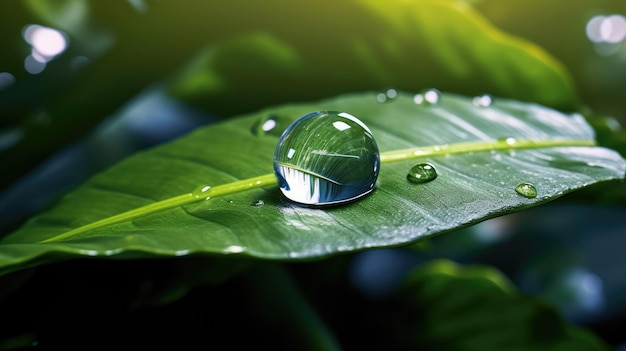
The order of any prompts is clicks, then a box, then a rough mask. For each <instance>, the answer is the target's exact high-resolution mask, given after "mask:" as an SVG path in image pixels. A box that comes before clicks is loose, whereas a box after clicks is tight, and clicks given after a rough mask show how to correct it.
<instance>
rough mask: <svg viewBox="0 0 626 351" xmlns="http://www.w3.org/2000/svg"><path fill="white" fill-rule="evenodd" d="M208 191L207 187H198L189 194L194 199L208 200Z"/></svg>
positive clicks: (208, 187) (209, 188)
mask: <svg viewBox="0 0 626 351" xmlns="http://www.w3.org/2000/svg"><path fill="white" fill-rule="evenodd" d="M210 190H211V187H210V186H209V185H200V186H199V187H197V188H196V189H194V191H192V192H191V195H192V196H194V197H195V198H196V199H204V200H208V199H210V198H211V196H210Z"/></svg>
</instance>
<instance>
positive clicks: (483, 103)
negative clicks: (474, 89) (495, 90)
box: [472, 94, 493, 107]
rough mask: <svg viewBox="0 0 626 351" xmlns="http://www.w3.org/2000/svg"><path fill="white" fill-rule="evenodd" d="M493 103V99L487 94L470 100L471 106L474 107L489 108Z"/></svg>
mask: <svg viewBox="0 0 626 351" xmlns="http://www.w3.org/2000/svg"><path fill="white" fill-rule="evenodd" d="M492 103H493V98H492V97H491V95H489V94H484V95H481V96H476V97H474V98H473V99H472V104H473V105H474V106H476V107H489V106H491V104H492Z"/></svg>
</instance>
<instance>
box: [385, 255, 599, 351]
mask: <svg viewBox="0 0 626 351" xmlns="http://www.w3.org/2000/svg"><path fill="white" fill-rule="evenodd" d="M398 296H399V298H398V306H399V309H400V310H401V311H402V312H399V313H397V314H395V315H394V316H395V318H392V319H390V320H389V322H390V323H391V324H392V326H391V327H390V329H392V330H394V332H395V333H396V334H395V336H396V337H397V338H398V339H397V340H398V341H399V342H403V343H402V344H401V345H398V346H401V347H402V346H404V347H405V348H407V349H410V348H412V347H416V346H420V347H425V348H426V349H432V350H442V351H443V350H455V351H465V350H609V347H608V345H606V344H604V343H603V342H602V341H601V340H600V339H598V338H597V337H595V336H594V335H593V334H591V333H590V332H588V331H586V330H584V329H580V328H576V327H573V326H570V325H568V324H567V323H565V321H564V320H563V319H562V318H561V316H560V315H559V314H558V312H557V311H556V310H555V309H554V308H552V307H551V306H549V305H547V304H545V303H542V302H541V301H538V300H534V299H531V298H528V297H524V296H522V295H519V294H518V293H517V292H516V291H515V290H514V288H513V287H512V285H511V284H510V282H509V281H508V280H507V279H506V278H505V277H504V276H503V275H502V274H500V273H499V272H498V271H497V270H495V269H492V268H488V267H482V266H469V267H462V266H458V265H456V264H455V263H453V262H451V261H443V260H442V261H434V262H431V263H428V264H426V265H424V266H421V267H419V268H417V269H415V270H413V271H412V272H411V273H410V274H409V276H408V278H407V279H406V281H405V283H404V284H403V286H402V287H401V289H400V292H399V294H398ZM398 316H406V317H405V318H402V317H400V318H398Z"/></svg>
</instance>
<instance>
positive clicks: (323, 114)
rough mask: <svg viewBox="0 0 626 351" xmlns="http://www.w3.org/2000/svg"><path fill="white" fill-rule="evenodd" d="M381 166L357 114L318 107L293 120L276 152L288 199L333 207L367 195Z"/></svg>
mask: <svg viewBox="0 0 626 351" xmlns="http://www.w3.org/2000/svg"><path fill="white" fill-rule="evenodd" d="M379 170H380V156H379V153H378V146H377V145H376V141H375V140H374V137H373V136H372V132H371V131H370V130H369V128H367V126H366V125H365V124H363V122H361V121H360V120H359V119H357V118H356V117H354V116H352V115H350V114H348V113H345V112H336V111H317V112H312V113H309V114H307V115H304V116H302V117H300V118H298V119H297V120H296V121H294V122H293V123H292V124H291V125H290V126H289V127H288V128H287V129H286V130H285V132H284V133H283V134H282V136H281V138H280V140H279V141H278V144H277V146H276V151H275V152H274V173H275V174H276V178H277V180H278V184H279V186H280V190H281V192H282V193H283V195H284V196H285V197H287V198H288V199H290V200H292V201H295V202H298V203H301V204H306V205H314V206H318V205H333V204H338V203H343V202H348V201H352V200H354V199H357V198H359V197H362V196H364V195H366V194H368V193H370V192H371V191H372V190H373V189H374V186H375V184H376V179H377V178H378V172H379Z"/></svg>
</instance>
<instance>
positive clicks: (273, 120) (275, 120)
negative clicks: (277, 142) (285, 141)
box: [251, 114, 290, 137]
mask: <svg viewBox="0 0 626 351" xmlns="http://www.w3.org/2000/svg"><path fill="white" fill-rule="evenodd" d="M289 122H290V121H289V120H288V119H286V118H283V117H281V116H278V115H275V114H270V115H268V116H263V117H261V118H259V119H258V120H257V121H256V122H254V124H253V125H252V128H251V131H252V134H254V135H256V136H263V135H271V136H275V137H280V135H281V134H282V133H283V131H284V130H285V128H286V127H287V125H288V124H289Z"/></svg>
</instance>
